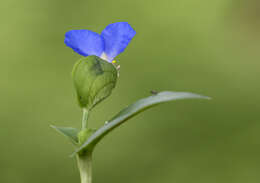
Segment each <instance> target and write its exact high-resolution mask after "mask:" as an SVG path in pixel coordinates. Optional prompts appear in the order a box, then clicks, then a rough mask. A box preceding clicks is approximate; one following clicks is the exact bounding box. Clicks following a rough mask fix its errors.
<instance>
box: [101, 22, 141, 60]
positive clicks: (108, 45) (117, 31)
mask: <svg viewBox="0 0 260 183" xmlns="http://www.w3.org/2000/svg"><path fill="white" fill-rule="evenodd" d="M135 34H136V32H135V30H134V29H133V28H132V27H131V26H130V25H129V24H128V23H127V22H118V23H114V24H110V25H108V26H107V27H106V28H105V29H104V30H103V31H102V33H101V36H102V37H103V39H104V41H105V51H104V52H105V54H106V56H107V57H108V61H112V60H113V59H114V58H115V57H116V56H117V55H118V54H120V53H122V52H123V51H124V50H125V48H126V47H127V45H128V44H129V42H130V41H131V39H132V38H133V37H134V36H135Z"/></svg>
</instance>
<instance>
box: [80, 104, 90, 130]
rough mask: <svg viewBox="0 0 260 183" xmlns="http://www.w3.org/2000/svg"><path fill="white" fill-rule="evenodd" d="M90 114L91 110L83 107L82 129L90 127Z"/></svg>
mask: <svg viewBox="0 0 260 183" xmlns="http://www.w3.org/2000/svg"><path fill="white" fill-rule="evenodd" d="M88 115H89V111H88V110H87V109H86V108H83V115H82V130H84V129H86V128H88Z"/></svg>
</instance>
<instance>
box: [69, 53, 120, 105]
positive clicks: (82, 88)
mask: <svg viewBox="0 0 260 183" xmlns="http://www.w3.org/2000/svg"><path fill="white" fill-rule="evenodd" d="M72 78H73V82H74V86H75V88H76V91H77V96H78V101H79V104H80V106H81V107H82V108H86V109H87V110H90V109H91V108H93V107H94V106H95V105H96V104H98V103H99V102H101V101H102V100H104V99H105V98H107V97H108V96H109V95H110V94H111V92H112V90H113V89H114V88H115V86H116V81H117V69H116V68H115V66H114V65H113V64H111V63H109V62H107V61H104V60H102V59H101V58H99V57H97V56H94V55H93V56H88V57H84V58H82V59H80V60H79V61H78V62H77V63H76V64H75V66H74V68H73V71H72Z"/></svg>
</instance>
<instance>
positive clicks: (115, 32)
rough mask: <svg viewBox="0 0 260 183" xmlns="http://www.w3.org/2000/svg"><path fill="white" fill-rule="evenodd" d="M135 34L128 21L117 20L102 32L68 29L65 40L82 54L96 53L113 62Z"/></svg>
mask: <svg viewBox="0 0 260 183" xmlns="http://www.w3.org/2000/svg"><path fill="white" fill-rule="evenodd" d="M135 34H136V32H135V30H134V29H133V28H132V27H131V26H130V25H129V24H128V23H127V22H117V23H113V24H109V25H108V26H107V27H106V28H105V29H104V30H103V31H102V32H101V34H98V33H96V32H93V31H90V30H85V29H81V30H71V31H68V32H66V34H65V40H64V42H65V44H66V45H67V46H68V47H70V48H72V49H73V50H74V51H75V52H77V53H78V54H80V55H82V56H85V57H86V56H89V55H95V56H98V57H100V58H102V59H103V60H106V61H108V62H112V61H113V60H114V58H115V57H116V56H117V55H119V54H120V53H122V52H123V51H124V50H125V48H126V47H127V45H128V44H129V43H130V41H131V40H132V38H133V37H134V36H135Z"/></svg>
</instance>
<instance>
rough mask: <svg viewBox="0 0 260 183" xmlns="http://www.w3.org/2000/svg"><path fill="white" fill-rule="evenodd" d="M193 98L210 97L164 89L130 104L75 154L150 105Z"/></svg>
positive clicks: (92, 144)
mask: <svg viewBox="0 0 260 183" xmlns="http://www.w3.org/2000/svg"><path fill="white" fill-rule="evenodd" d="M192 98H194V99H195V98H200V99H210V98H209V97H205V96H202V95H198V94H194V93H188V92H171V91H164V92H160V93H158V94H156V95H152V96H150V97H147V98H144V99H141V100H138V101H137V102H135V103H133V104H131V105H129V106H128V107H126V108H125V109H123V110H122V111H120V112H119V113H118V114H117V115H116V116H115V117H113V118H112V119H111V120H110V121H109V122H107V123H106V124H105V125H104V126H102V127H101V128H99V129H98V130H97V131H96V132H95V133H94V134H93V135H91V136H90V137H89V138H88V139H87V141H86V142H85V143H84V144H83V145H81V146H80V147H79V148H78V149H76V151H75V152H74V153H73V155H75V154H76V153H78V152H80V151H81V150H82V149H86V148H88V147H89V146H91V147H93V146H94V145H96V144H97V143H98V142H99V141H100V140H101V139H102V138H103V137H104V136H105V135H106V134H108V133H109V132H110V131H111V130H113V129H114V128H116V127H118V126H119V125H121V124H122V123H123V122H125V121H127V120H128V119H130V118H131V117H133V116H135V115H137V114H138V113H140V112H142V111H144V110H146V109H148V108H150V107H153V106H155V105H157V104H160V103H164V102H168V101H173V100H180V99H192Z"/></svg>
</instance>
